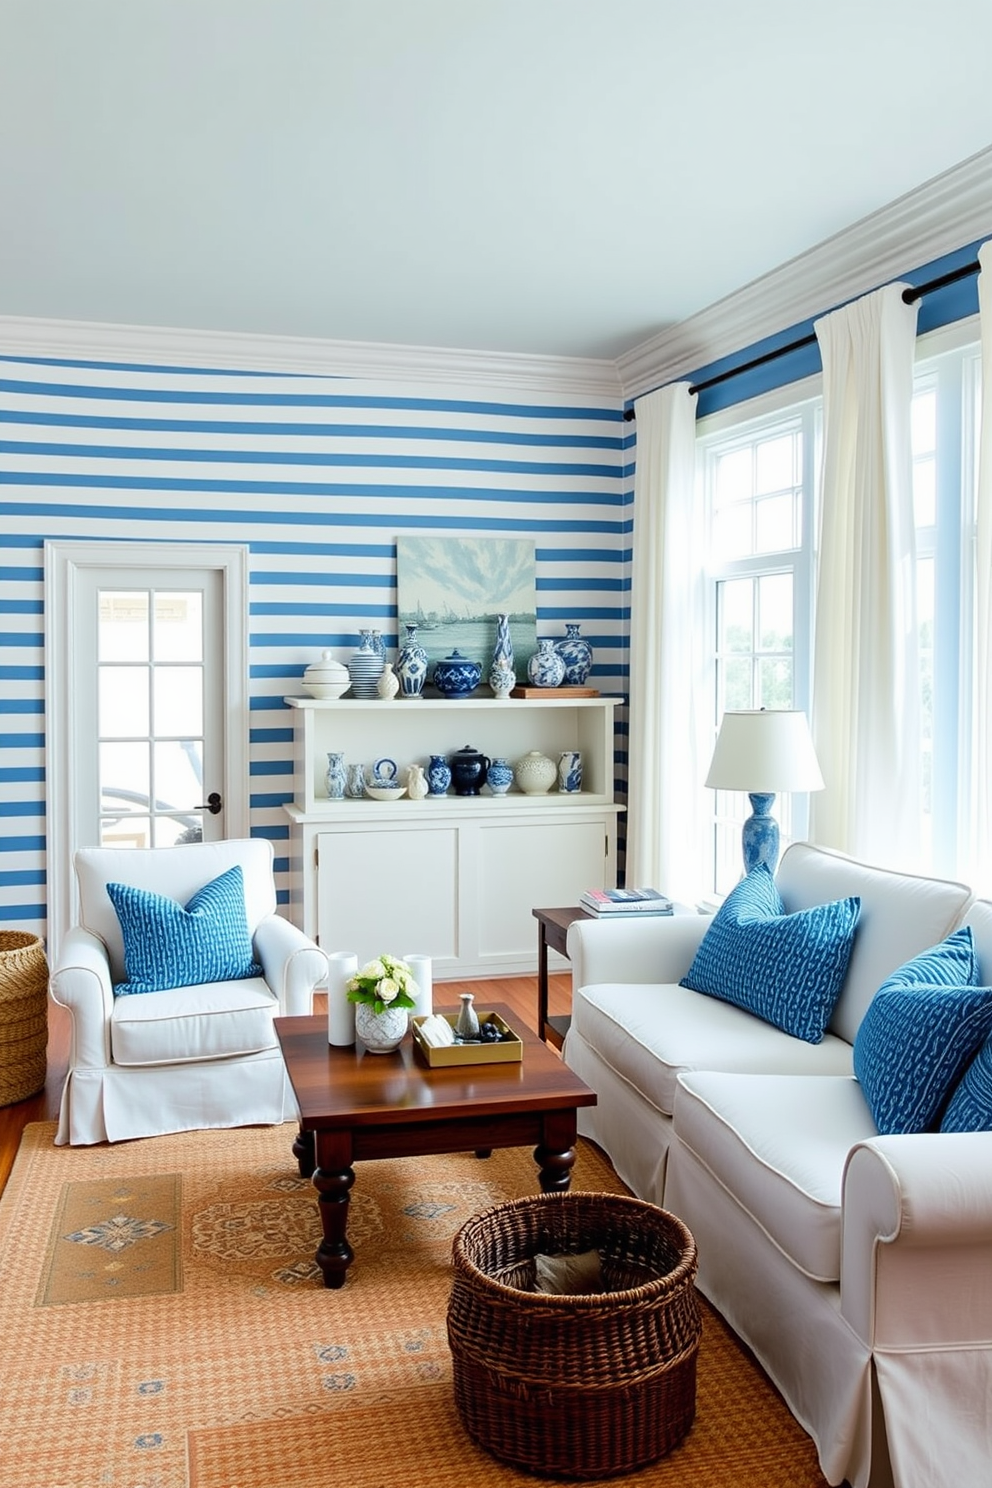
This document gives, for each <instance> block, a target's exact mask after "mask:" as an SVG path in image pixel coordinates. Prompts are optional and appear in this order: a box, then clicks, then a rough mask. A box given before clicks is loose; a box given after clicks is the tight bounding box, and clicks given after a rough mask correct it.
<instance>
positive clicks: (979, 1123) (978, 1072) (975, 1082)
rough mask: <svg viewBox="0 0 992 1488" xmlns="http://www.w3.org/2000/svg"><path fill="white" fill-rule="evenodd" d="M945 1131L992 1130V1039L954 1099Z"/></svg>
mask: <svg viewBox="0 0 992 1488" xmlns="http://www.w3.org/2000/svg"><path fill="white" fill-rule="evenodd" d="M940 1129H941V1131H942V1132H964V1131H992V1038H987V1039H986V1040H985V1042H984V1044H983V1045H982V1047H981V1048H980V1049H979V1051H978V1053H977V1054H976V1055H975V1057H974V1059H973V1060H972V1061H971V1063H970V1064H969V1066H968V1068H967V1069H966V1070H965V1072H964V1074H963V1075H962V1076H961V1083H960V1084H959V1085H958V1087H957V1089H956V1090H955V1091H954V1094H953V1095H952V1096H951V1099H950V1102H949V1104H948V1107H947V1110H946V1111H945V1112H944V1119H943V1121H942V1122H941V1123H940Z"/></svg>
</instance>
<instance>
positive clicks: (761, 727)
mask: <svg viewBox="0 0 992 1488" xmlns="http://www.w3.org/2000/svg"><path fill="white" fill-rule="evenodd" d="M706 784H707V785H708V786H709V787H710V788H711V789H712V790H732V791H748V792H751V793H754V794H762V795H764V794H771V795H778V794H780V793H782V792H784V791H814V790H822V789H823V776H822V775H821V773H820V766H819V763H818V761H817V758H816V750H815V749H814V748H813V739H812V736H811V734H810V731H809V724H808V723H807V721H806V714H805V713H803V712H801V711H799V710H798V709H784V708H756V709H751V710H748V711H746V712H740V713H725V714H724V715H723V721H722V723H721V724H720V732H719V734H718V736H717V741H716V748H715V749H714V751H713V759H712V760H711V762H710V769H709V774H708V775H707V777H706Z"/></svg>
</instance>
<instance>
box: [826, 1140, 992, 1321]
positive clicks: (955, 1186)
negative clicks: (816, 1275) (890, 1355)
mask: <svg viewBox="0 0 992 1488" xmlns="http://www.w3.org/2000/svg"><path fill="white" fill-rule="evenodd" d="M990 1246H992V1132H960V1133H935V1132H926V1133H922V1134H920V1135H912V1136H895V1137H873V1138H871V1139H870V1140H869V1141H866V1142H859V1143H858V1144H857V1145H856V1146H855V1147H853V1148H852V1149H851V1152H850V1154H849V1156H848V1159H847V1165H846V1168H845V1173H844V1190H843V1237H842V1250H841V1311H842V1312H843V1314H844V1316H845V1317H846V1318H847V1321H848V1322H849V1323H850V1324H851V1326H852V1327H853V1328H854V1329H855V1331H856V1332H857V1333H858V1334H859V1336H860V1337H861V1338H862V1339H864V1340H865V1342H866V1343H868V1344H869V1345H871V1346H872V1347H878V1348H881V1349H897V1350H898V1349H911V1348H914V1347H918V1348H931V1347H935V1346H936V1347H948V1346H950V1345H953V1344H961V1343H967V1342H984V1343H986V1344H987V1343H988V1342H989V1341H990V1340H992V1289H990V1287H989V1285H988V1269H989V1253H990Z"/></svg>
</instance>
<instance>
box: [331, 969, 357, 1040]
mask: <svg viewBox="0 0 992 1488" xmlns="http://www.w3.org/2000/svg"><path fill="white" fill-rule="evenodd" d="M357 970H358V957H357V956H356V955H355V953H354V952H353V951H331V952H330V953H329V954H328V956H327V1042H328V1043H329V1044H337V1045H341V1046H343V1045H345V1044H353V1043H354V1042H355V1004H354V1003H353V1002H349V1001H348V998H347V996H346V989H347V986H348V982H349V980H350V979H351V978H352V977H353V976H354V975H355V973H356V972H357Z"/></svg>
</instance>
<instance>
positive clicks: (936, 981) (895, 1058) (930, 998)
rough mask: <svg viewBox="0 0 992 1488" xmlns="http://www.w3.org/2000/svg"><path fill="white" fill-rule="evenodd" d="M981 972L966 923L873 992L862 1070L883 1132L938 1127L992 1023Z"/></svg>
mask: <svg viewBox="0 0 992 1488" xmlns="http://www.w3.org/2000/svg"><path fill="white" fill-rule="evenodd" d="M977 975H978V965H977V961H976V959H975V954H974V946H973V943H972V938H971V930H970V929H968V928H967V927H966V928H965V929H963V930H956V931H955V932H954V934H953V935H949V936H948V937H947V939H946V940H944V941H942V942H941V943H940V945H939V946H934V947H932V949H931V950H929V951H924V952H923V953H922V955H920V956H916V957H914V958H913V960H912V961H907V963H906V965H905V966H901V967H900V968H899V969H898V971H894V972H893V973H892V975H891V976H890V977H887V978H886V980H885V981H884V982H883V983H882V985H881V987H879V989H878V991H877V992H876V993H875V996H874V997H873V998H872V1000H871V1003H870V1004H869V1007H868V1011H867V1012H866V1013H865V1016H864V1018H863V1019H862V1022H861V1027H860V1028H859V1029H858V1032H857V1035H856V1037H855V1040H854V1073H855V1074H856V1075H857V1077H858V1081H859V1083H860V1085H861V1089H862V1091H863V1092H864V1096H865V1099H866V1101H867V1102H868V1106H869V1109H870V1110H871V1114H872V1117H873V1119H874V1122H875V1125H876V1126H877V1127H878V1130H879V1131H880V1132H881V1133H882V1135H883V1136H887V1135H891V1134H894V1133H900V1132H922V1131H929V1130H931V1129H932V1128H933V1126H934V1124H935V1123H936V1121H937V1119H938V1117H939V1115H940V1112H941V1108H942V1107H943V1105H944V1102H945V1101H946V1099H947V1096H948V1094H949V1092H950V1091H951V1090H953V1089H954V1086H955V1085H956V1084H957V1082H958V1080H959V1079H960V1078H961V1074H962V1071H963V1070H964V1068H965V1066H966V1065H967V1064H968V1061H969V1060H970V1059H971V1058H972V1056H973V1055H974V1053H975V1051H976V1050H977V1049H978V1047H979V1045H980V1044H981V1043H982V1042H983V1041H984V1040H985V1038H986V1037H987V1036H988V1034H989V1032H990V1031H992V987H978V986H976V985H975V981H976V978H977ZM924 977H926V978H927V980H926V981H924V980H922V979H923V978H924Z"/></svg>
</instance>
